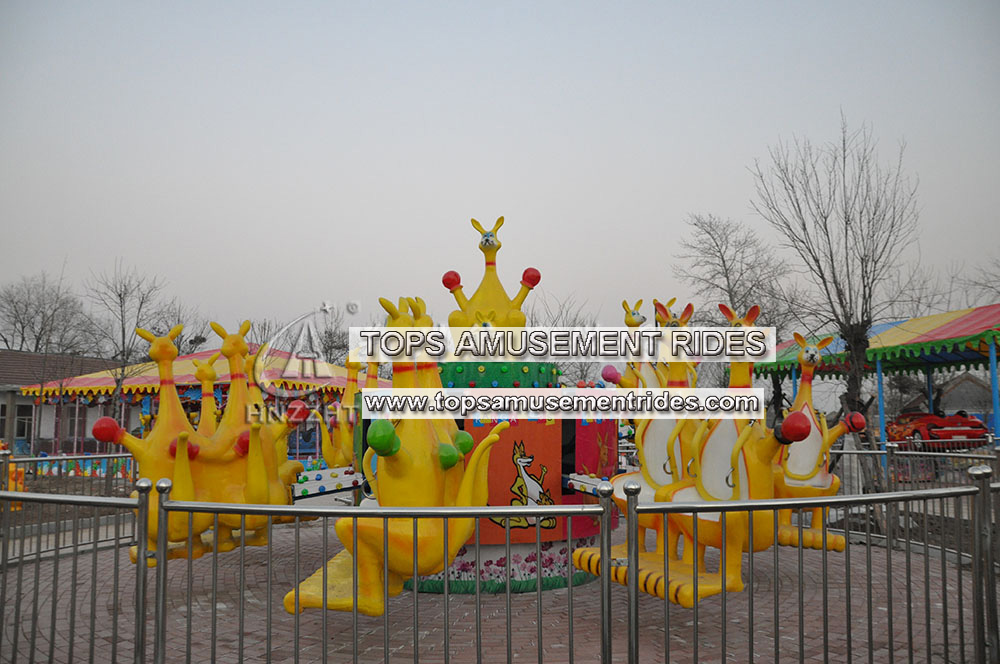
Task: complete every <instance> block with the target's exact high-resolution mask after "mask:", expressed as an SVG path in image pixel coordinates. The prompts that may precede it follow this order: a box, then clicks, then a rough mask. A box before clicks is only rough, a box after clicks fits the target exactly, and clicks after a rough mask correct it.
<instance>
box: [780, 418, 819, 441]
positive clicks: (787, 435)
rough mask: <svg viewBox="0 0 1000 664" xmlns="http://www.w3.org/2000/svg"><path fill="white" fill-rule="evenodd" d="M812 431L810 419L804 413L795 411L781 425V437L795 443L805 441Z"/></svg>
mask: <svg viewBox="0 0 1000 664" xmlns="http://www.w3.org/2000/svg"><path fill="white" fill-rule="evenodd" d="M811 429H812V424H811V423H810V422H809V417H808V416H807V415H806V414H805V413H803V412H802V411H795V412H794V413H790V414H789V415H788V417H786V418H785V421H784V423H783V424H782V425H781V436H782V437H783V438H784V439H785V440H790V441H792V442H793V443H794V442H797V441H800V440H805V439H806V437H807V436H808V435H809V431H810V430H811Z"/></svg>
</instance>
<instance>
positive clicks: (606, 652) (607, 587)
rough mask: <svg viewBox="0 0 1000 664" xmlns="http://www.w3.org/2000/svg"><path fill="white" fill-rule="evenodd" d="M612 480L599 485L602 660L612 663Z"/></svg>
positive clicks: (605, 663) (607, 663)
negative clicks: (600, 510)
mask: <svg viewBox="0 0 1000 664" xmlns="http://www.w3.org/2000/svg"><path fill="white" fill-rule="evenodd" d="M614 492H615V489H614V487H612V486H611V482H601V483H600V484H598V485H597V497H598V498H600V501H601V509H602V510H603V511H602V512H601V662H602V663H603V664H611V510H612V508H613V507H614V504H613V503H612V502H611V496H612V495H613V494H614Z"/></svg>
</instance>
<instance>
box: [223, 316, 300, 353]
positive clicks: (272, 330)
mask: <svg viewBox="0 0 1000 664" xmlns="http://www.w3.org/2000/svg"><path fill="white" fill-rule="evenodd" d="M234 327H236V326H234ZM284 327H285V323H282V322H281V321H279V320H278V319H277V318H259V319H257V320H253V319H251V323H250V331H249V332H247V336H246V339H247V343H249V344H251V345H253V344H256V345H257V346H263V345H264V344H269V343H274V337H275V336H276V335H277V334H278V333H279V332H281V331H282V329H283V328H284ZM218 341H221V340H216V342H218Z"/></svg>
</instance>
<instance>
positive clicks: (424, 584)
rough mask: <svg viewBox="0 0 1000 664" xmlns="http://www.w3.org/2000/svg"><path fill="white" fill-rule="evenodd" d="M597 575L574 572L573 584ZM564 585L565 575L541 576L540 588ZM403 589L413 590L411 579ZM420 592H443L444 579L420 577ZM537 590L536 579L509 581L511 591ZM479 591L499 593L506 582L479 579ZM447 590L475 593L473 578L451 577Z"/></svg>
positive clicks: (528, 591)
mask: <svg viewBox="0 0 1000 664" xmlns="http://www.w3.org/2000/svg"><path fill="white" fill-rule="evenodd" d="M596 580H597V577H596V576H594V575H593V574H590V573H589V572H576V573H574V574H573V585H574V586H580V585H583V584H585V583H590V582H591V581H596ZM565 587H566V577H565V576H543V577H542V590H558V589H559V588H565ZM403 589H404V590H413V579H407V580H406V581H404V582H403ZM419 589H420V592H422V593H437V594H443V593H444V580H442V579H421V580H420V586H419ZM537 590H538V581H537V580H536V579H515V580H512V581H511V582H510V591H511V592H512V593H533V592H535V591H537ZM479 591H480V592H484V593H489V594H492V595H496V594H499V593H505V592H507V582H506V581H496V580H493V579H491V580H489V581H480V582H479ZM448 592H449V594H450V593H454V594H457V595H474V594H475V593H476V582H475V580H469V579H452V580H450V581H448Z"/></svg>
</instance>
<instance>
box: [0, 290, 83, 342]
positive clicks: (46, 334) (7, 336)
mask: <svg viewBox="0 0 1000 664" xmlns="http://www.w3.org/2000/svg"><path fill="white" fill-rule="evenodd" d="M0 342H2V343H3V345H4V346H5V347H6V348H8V349H10V350H24V351H30V352H33V353H59V354H64V355H80V354H88V353H94V352H95V351H96V350H97V349H96V340H95V338H94V334H93V330H92V329H91V326H90V322H89V319H88V318H87V316H86V314H85V313H84V311H83V304H82V303H81V301H80V298H78V297H77V296H76V295H74V294H73V292H72V291H71V290H70V289H69V288H68V287H67V286H66V284H65V281H64V279H63V277H62V276H60V277H59V278H58V279H53V278H52V277H49V276H48V274H46V273H45V272H40V273H39V274H36V275H32V276H30V277H22V278H21V279H20V280H19V281H16V282H14V283H10V284H7V285H6V286H4V287H3V288H2V289H0Z"/></svg>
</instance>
